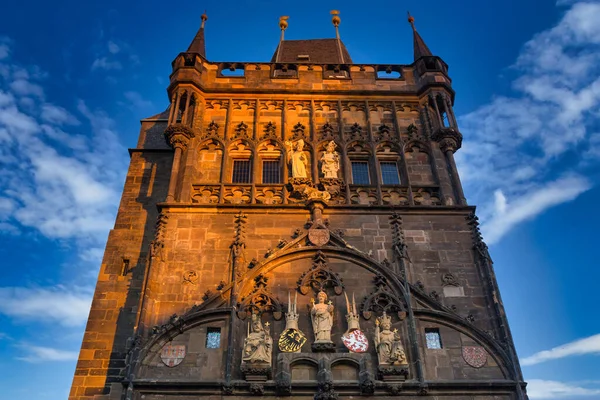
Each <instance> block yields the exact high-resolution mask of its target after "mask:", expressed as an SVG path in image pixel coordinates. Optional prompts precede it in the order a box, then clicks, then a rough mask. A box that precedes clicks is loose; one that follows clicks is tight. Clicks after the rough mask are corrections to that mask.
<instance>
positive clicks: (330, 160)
mask: <svg viewBox="0 0 600 400" xmlns="http://www.w3.org/2000/svg"><path fill="white" fill-rule="evenodd" d="M335 148H336V144H335V142H334V141H333V140H332V141H330V142H329V143H328V144H327V147H326V148H325V150H326V151H325V153H323V155H322V156H321V172H322V173H323V177H324V178H326V179H331V178H333V179H336V178H337V177H338V171H339V170H340V155H339V154H338V152H337V151H335Z"/></svg>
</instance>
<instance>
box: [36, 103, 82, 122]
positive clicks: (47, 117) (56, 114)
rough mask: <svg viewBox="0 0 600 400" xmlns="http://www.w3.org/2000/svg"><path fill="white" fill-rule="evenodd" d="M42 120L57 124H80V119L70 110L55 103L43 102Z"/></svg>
mask: <svg viewBox="0 0 600 400" xmlns="http://www.w3.org/2000/svg"><path fill="white" fill-rule="evenodd" d="M40 117H41V118H42V120H44V121H45V122H48V123H51V124H57V125H63V124H67V125H79V121H78V120H77V118H75V117H74V116H73V115H72V114H71V113H70V112H68V111H67V110H65V109H64V108H62V107H59V106H55V105H53V104H43V105H42V113H41V115H40Z"/></svg>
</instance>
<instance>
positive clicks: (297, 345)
mask: <svg viewBox="0 0 600 400" xmlns="http://www.w3.org/2000/svg"><path fill="white" fill-rule="evenodd" d="M304 343H306V336H304V333H302V332H300V331H299V330H297V329H286V330H285V331H283V332H282V333H281V336H279V342H278V344H279V350H281V351H283V352H285V353H297V352H299V351H300V349H301V348H302V346H303V345H304Z"/></svg>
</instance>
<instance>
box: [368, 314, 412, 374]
mask: <svg viewBox="0 0 600 400" xmlns="http://www.w3.org/2000/svg"><path fill="white" fill-rule="evenodd" d="M375 325H376V329H375V348H376V350H377V357H378V360H379V373H380V375H382V377H383V380H404V379H406V376H407V375H408V369H407V368H408V360H407V359H406V353H405V352H404V346H402V340H401V338H400V334H399V333H398V329H394V330H393V331H392V330H391V327H392V318H391V317H390V316H388V315H387V314H386V313H385V312H384V313H383V315H382V316H381V317H379V318H377V319H376V320H375Z"/></svg>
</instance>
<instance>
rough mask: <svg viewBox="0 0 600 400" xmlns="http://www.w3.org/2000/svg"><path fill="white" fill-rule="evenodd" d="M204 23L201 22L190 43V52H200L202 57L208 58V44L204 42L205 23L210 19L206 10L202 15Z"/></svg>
mask: <svg viewBox="0 0 600 400" xmlns="http://www.w3.org/2000/svg"><path fill="white" fill-rule="evenodd" d="M200 19H201V20H202V23H201V24H200V29H198V33H196V36H195V37H194V40H192V43H190V47H188V50H187V52H188V53H198V54H200V55H201V56H202V57H204V58H206V46H205V44H204V23H205V22H206V20H207V19H208V17H207V16H206V11H205V12H204V13H203V14H202V15H201V16H200Z"/></svg>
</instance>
